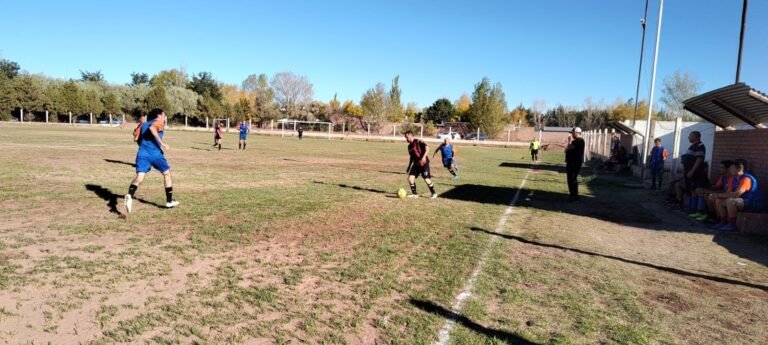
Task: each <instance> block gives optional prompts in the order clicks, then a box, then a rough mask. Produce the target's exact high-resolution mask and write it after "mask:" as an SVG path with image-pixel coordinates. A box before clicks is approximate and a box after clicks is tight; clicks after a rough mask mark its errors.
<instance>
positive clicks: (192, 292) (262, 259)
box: [0, 125, 766, 344]
mask: <svg viewBox="0 0 768 345" xmlns="http://www.w3.org/2000/svg"><path fill="white" fill-rule="evenodd" d="M0 127H2V128H1V129H2V130H0V144H4V145H5V146H8V147H13V150H5V151H2V152H0V160H2V162H3V164H2V165H0V178H2V179H3V181H4V183H3V184H2V185H0V207H2V209H3V212H2V213H0V221H2V224H5V225H3V226H2V227H0V301H1V300H10V301H13V302H14V304H11V305H3V306H1V307H0V329H3V328H4V327H5V326H4V325H8V324H10V322H14V324H25V325H29V327H27V328H26V329H25V330H23V331H19V332H17V333H8V334H6V333H0V340H3V341H5V342H12V343H17V342H26V341H29V340H35V341H36V342H42V341H52V342H57V341H56V340H57V339H58V338H57V337H58V336H62V335H64V334H69V336H71V333H72V332H73V331H72V330H70V329H69V328H70V327H71V324H72V323H71V322H69V321H70V320H73V319H75V318H82V317H84V318H86V319H88V318H90V320H86V321H85V322H90V323H91V324H93V325H97V326H98V327H95V328H90V330H86V329H82V328H81V329H77V328H76V326H75V330H74V332H76V333H77V335H76V337H75V338H76V339H77V340H80V341H91V342H92V343H96V344H102V343H104V344H107V343H114V342H139V343H141V342H152V343H161V344H176V343H192V342H197V343H241V342H254V341H256V342H258V341H266V342H271V343H276V344H288V343H296V342H307V343H320V344H344V343H348V344H354V343H359V342H367V343H371V342H379V343H388V344H425V343H430V342H432V341H434V340H435V339H436V334H437V331H438V329H439V328H440V327H441V326H442V324H443V323H444V322H445V321H446V319H445V318H444V317H443V316H441V315H439V314H436V313H432V312H430V311H428V310H422V309H420V308H418V307H415V306H414V304H413V303H412V301H413V300H419V301H428V302H430V303H433V304H435V305H438V306H441V307H443V308H449V307H450V306H451V305H452V304H453V302H454V299H455V296H456V294H457V293H458V292H459V291H460V289H461V288H462V287H463V286H464V285H465V283H466V281H467V279H468V277H469V276H470V273H471V272H472V270H474V269H475V268H476V266H477V264H478V262H479V260H480V258H481V257H482V256H483V254H484V253H485V252H486V251H488V252H487V253H488V259H487V261H486V265H485V266H484V267H483V268H482V270H481V273H480V277H479V279H478V282H477V285H476V287H475V290H474V291H473V293H474V295H473V297H472V298H471V299H470V300H469V301H468V302H467V304H466V305H465V308H464V310H462V315H464V316H466V317H467V319H468V320H470V321H471V322H473V323H475V324H476V325H478V327H474V328H472V327H467V326H469V325H459V326H458V327H457V328H456V329H455V331H454V333H453V335H452V341H453V343H456V344H501V343H503V340H501V339H494V337H493V336H492V335H490V334H502V333H503V334H509V335H514V336H515V337H518V338H519V339H527V340H529V341H532V342H536V343H552V344H574V343H598V342H603V343H616V344H624V343H633V344H654V343H659V342H664V341H665V339H669V338H677V339H684V338H682V337H683V336H682V335H680V334H678V333H675V332H676V331H675V329H674V328H673V326H674V325H687V323H686V322H687V321H686V320H689V319H686V318H670V317H668V316H665V315H664V314H662V313H661V312H660V309H659V307H658V306H655V305H652V304H649V303H648V302H647V300H646V298H645V296H646V295H647V292H648V291H646V290H647V289H649V286H650V287H652V288H659V287H660V286H661V283H658V282H656V283H649V282H648V281H647V279H648V276H651V277H655V275H653V274H650V273H647V272H645V271H642V270H641V269H638V268H636V267H632V266H627V265H626V264H620V263H616V262H613V261H609V260H605V259H602V258H596V257H586V258H585V257H583V256H579V254H574V253H567V252H566V253H564V252H561V251H557V250H554V249H546V248H544V249H538V250H534V248H531V247H530V246H528V245H524V244H521V243H517V242H515V241H513V240H508V239H504V238H499V239H496V240H494V241H491V237H489V236H492V235H489V234H487V233H484V232H480V231H472V229H485V230H487V231H493V230H494V229H495V227H496V224H497V222H498V219H499V216H500V215H501V214H502V212H504V210H505V208H506V203H507V202H508V201H509V200H510V199H511V198H512V197H513V195H514V192H515V190H516V188H517V187H518V186H519V185H520V182H521V179H522V178H523V176H525V175H526V169H525V168H524V167H525V166H526V165H525V164H526V162H527V158H528V156H527V153H526V152H525V151H523V150H519V149H502V148H479V147H472V146H459V147H458V150H457V151H458V159H459V163H460V165H461V170H460V175H461V179H460V180H458V181H454V180H451V179H450V178H449V177H450V175H449V174H448V173H447V171H445V170H444V169H442V168H441V167H440V166H439V162H435V163H436V164H433V173H434V174H435V175H436V176H435V179H434V180H435V182H436V185H437V189H438V192H439V193H441V194H443V195H444V196H445V198H439V199H437V200H429V199H427V198H421V199H409V200H400V199H397V198H396V197H395V192H396V191H397V189H398V188H407V183H406V176H405V175H404V174H403V173H402V172H404V170H405V167H406V164H407V157H406V155H405V144H404V143H378V142H353V141H346V140H343V141H342V140H333V141H328V140H319V139H306V140H304V141H298V140H295V139H293V138H291V139H280V138H276V137H260V136H252V137H251V138H250V142H249V145H248V150H247V151H244V152H242V151H237V150H232V149H231V148H233V147H235V145H236V142H235V139H236V137H235V136H234V135H227V136H226V137H225V144H224V145H225V147H226V148H230V149H227V150H223V151H221V152H216V151H207V150H208V147H209V144H208V143H209V142H210V141H211V140H210V139H211V138H210V133H199V132H180V131H169V132H168V133H167V137H166V138H167V142H168V143H169V144H170V145H171V150H170V151H169V152H168V159H169V162H170V164H171V166H172V173H173V178H174V193H175V195H176V197H177V199H178V200H180V201H181V206H180V207H178V208H176V209H172V210H165V209H161V208H158V207H155V206H153V205H152V203H155V204H163V203H164V195H163V188H162V179H161V177H160V175H159V174H157V173H156V172H153V173H151V174H149V175H148V177H147V179H146V181H145V182H144V184H143V185H142V186H141V187H140V188H139V191H138V193H137V197H138V198H140V199H141V200H142V201H139V202H135V203H134V205H135V206H134V207H135V209H136V212H135V213H133V214H131V215H129V216H128V217H126V218H125V219H123V218H121V217H119V216H118V214H117V213H115V212H112V211H115V210H111V205H110V201H113V202H114V203H115V205H116V211H117V212H123V210H122V197H121V196H122V195H123V194H125V193H126V190H127V186H128V183H129V182H130V181H131V179H132V178H133V176H134V172H133V168H132V167H131V166H129V165H127V164H123V163H120V162H124V163H128V164H130V163H132V162H133V157H134V156H135V149H136V148H135V145H134V144H132V143H131V141H130V139H129V138H130V131H129V130H128V129H126V130H118V129H105V128H84V127H41V126H30V127H22V126H8V125H0ZM433 149H434V148H433ZM18 150H23V152H24V155H23V156H22V155H18V154H15V153H14V152H18ZM26 157H34V159H28V158H26ZM543 157H544V159H545V161H546V162H547V163H550V164H559V162H560V161H562V154H561V153H545V154H544V155H543ZM107 160H110V161H111V162H110V161H107ZM509 162H512V163H519V164H520V167H506V166H502V163H509ZM562 180H564V178H563V177H562V175H559V174H557V173H534V174H530V175H529V180H528V181H527V185H526V193H524V195H523V198H526V197H527V195H528V194H527V193H528V192H530V191H534V194H533V195H532V196H531V198H533V199H534V200H549V201H551V202H553V203H554V204H555V205H559V204H558V203H559V202H560V200H559V198H560V197H562V196H563V193H564V190H565V188H564V184H563V181H562ZM5 182H7V183H5ZM582 182H583V183H584V184H585V185H586V184H588V185H589V186H588V187H586V188H585V190H584V191H585V194H587V195H588V196H589V197H595V198H602V199H601V200H603V201H602V202H604V204H601V205H603V209H602V210H600V212H601V213H595V214H594V215H593V217H596V218H601V219H602V218H605V219H609V220H610V219H612V218H611V217H614V216H615V215H616V214H617V213H619V211H620V209H617V208H612V207H614V206H613V204H615V203H629V202H633V201H634V200H636V199H637V198H638V195H635V194H629V193H621V194H617V195H609V193H606V192H607V191H609V190H612V189H615V188H617V186H618V185H619V183H620V182H615V181H612V180H603V179H595V178H593V177H586V178H584V179H583V181H582ZM418 188H419V191H420V192H421V193H426V186H425V185H424V183H423V181H419V182H418ZM484 193H487V194H484ZM537 198H539V199H537ZM542 198H543V199H542ZM526 202H527V201H523V203H526ZM534 206H536V205H533V206H530V205H521V206H520V207H518V208H516V210H515V211H514V213H513V216H512V217H510V221H509V223H508V224H507V227H506V228H505V231H506V232H507V233H514V234H517V235H519V236H523V237H525V238H528V239H531V240H540V241H544V242H548V243H560V244H563V245H571V246H576V245H582V244H584V243H585V242H583V241H582V242H579V241H577V240H578V239H571V237H570V234H573V232H572V231H573V230H572V229H568V228H567V226H565V225H567V224H568V223H569V222H571V221H573V220H574V219H575V218H574V217H575V216H574V215H572V214H569V213H568V211H567V207H564V208H562V209H559V208H558V207H559V206H558V207H554V208H550V209H548V208H544V207H534ZM597 211H598V210H594V212H597ZM620 218H621V217H619V218H616V219H617V220H620ZM579 219H581V218H579ZM630 220H633V221H638V222H643V221H645V222H649V223H652V224H656V223H658V222H659V220H658V219H656V218H655V216H654V215H653V214H651V213H648V212H646V211H642V210H641V209H640V210H638V211H637V212H634V213H633V214H632V216H631V217H630ZM561 224H562V226H561ZM594 226H595V227H596V229H597V228H599V229H603V228H605V229H609V228H611V224H609V223H606V224H595V225H594ZM587 249H593V250H607V249H606V248H603V247H600V246H599V245H596V246H595V248H587ZM716 255H720V257H721V258H722V260H728V259H729V258H730V257H729V256H727V255H730V254H727V253H718V254H716ZM748 269H749V270H750V271H749V272H751V273H750V274H752V275H751V276H750V277H752V278H755V277H757V278H760V277H764V276H765V271H764V270H762V269H760V268H754V267H751V266H750V267H749V268H748ZM628 272H629V273H628ZM662 278H663V277H662ZM659 279H661V278H659ZM661 281H663V279H661ZM688 282H689V281H688ZM679 283H680V284H682V285H681V286H682V287H681V288H679V289H677V290H674V291H672V293H667V294H666V295H665V296H667V295H668V296H674V293H677V294H678V296H683V297H681V300H682V299H685V300H686V301H687V300H688V299H687V298H685V296H686V291H685V288H686V287H687V286H688V285H685V284H687V283H685V280H683V281H680V282H679ZM39 288H43V289H44V291H49V292H47V293H45V294H42V295H36V294H35V293H34V291H36V289H39ZM708 296H709V295H708ZM708 298H709V300H716V299H715V298H714V297H712V296H709V297H708ZM749 298H750V297H748V296H747V297H743V299H745V300H749ZM755 298H756V297H755ZM686 303H688V302H686ZM689 304H692V303H689ZM754 305H755V306H754V308H752V309H749V312H754V313H758V312H760V311H762V310H764V309H763V308H766V307H765V304H764V303H763V304H760V303H756V304H754ZM692 308H693V309H694V310H697V309H696V308H695V307H692ZM702 308H703V307H702ZM702 308H700V310H701V313H702V314H705V313H708V312H712V310H711V309H702ZM667 323H668V324H670V325H672V326H667ZM483 329H484V330H486V332H481V331H478V330H483ZM492 331H495V332H496V333H492ZM500 332H501V333H500ZM750 332H752V333H749V334H739V333H738V332H731V333H728V334H729V336H731V338H732V339H743V340H749V339H758V338H759V337H760V336H761V335H762V334H764V333H761V331H759V330H751V331H750ZM712 333H713V334H714V333H715V332H714V331H713V332H712ZM708 334H709V333H708ZM733 337H736V338H733ZM714 338H715V336H714V335H711V334H709V335H708V337H707V338H705V339H714ZM68 339H69V338H68ZM72 339H74V338H72Z"/></svg>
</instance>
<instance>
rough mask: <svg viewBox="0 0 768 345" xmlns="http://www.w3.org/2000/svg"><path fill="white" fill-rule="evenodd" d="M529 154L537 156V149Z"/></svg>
mask: <svg viewBox="0 0 768 345" xmlns="http://www.w3.org/2000/svg"><path fill="white" fill-rule="evenodd" d="M531 154H532V155H537V154H539V149H535V150H531Z"/></svg>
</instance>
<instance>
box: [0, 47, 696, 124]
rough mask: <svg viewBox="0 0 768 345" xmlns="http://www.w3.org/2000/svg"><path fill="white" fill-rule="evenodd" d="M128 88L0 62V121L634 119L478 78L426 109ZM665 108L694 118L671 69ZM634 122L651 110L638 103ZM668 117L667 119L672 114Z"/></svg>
mask: <svg viewBox="0 0 768 345" xmlns="http://www.w3.org/2000/svg"><path fill="white" fill-rule="evenodd" d="M130 77H131V82H130V83H127V84H124V85H120V84H111V83H108V82H106V81H105V80H104V76H103V74H102V73H101V71H80V79H78V80H72V79H70V80H63V79H57V78H52V77H48V76H44V75H38V74H30V73H26V72H22V71H21V67H20V66H19V64H18V63H16V62H13V61H9V60H5V59H3V60H0V120H10V119H12V118H18V117H19V113H20V112H21V110H22V109H23V110H24V114H25V120H34V119H36V118H37V119H38V120H39V117H40V116H41V114H43V113H45V112H48V113H49V115H50V116H51V119H52V121H61V122H66V121H68V115H69V114H70V113H71V114H72V116H73V118H74V119H76V118H77V117H79V116H89V115H90V114H93V116H94V117H95V118H97V119H103V118H106V117H107V116H109V115H113V116H121V115H125V116H130V117H133V118H138V117H140V116H142V115H143V114H145V113H146V112H147V111H148V110H149V109H153V108H162V109H165V110H166V113H167V114H168V115H169V118H170V121H172V122H183V121H184V118H185V117H186V118H187V119H188V120H189V122H190V124H191V125H200V124H202V123H205V121H206V118H210V119H213V118H230V119H232V120H235V121H239V120H253V121H254V122H255V123H256V124H257V125H259V124H266V123H269V122H270V121H271V120H276V119H279V118H289V119H298V120H303V121H330V122H332V123H334V125H335V126H337V127H339V126H342V124H343V126H345V127H346V128H347V129H349V130H364V131H365V130H368V129H370V130H373V131H377V130H379V128H381V127H382V126H384V125H385V124H387V123H405V126H404V128H408V125H409V124H410V123H420V124H422V125H426V126H427V127H428V128H431V129H432V128H434V127H435V126H436V125H439V124H443V123H447V122H465V123H468V124H469V128H471V129H472V130H476V129H480V130H481V131H482V132H483V133H485V134H487V135H488V136H489V137H493V136H496V135H497V134H499V133H501V132H503V131H504V128H505V127H507V126H509V125H513V126H531V127H543V126H561V127H572V126H581V127H583V128H585V129H595V128H601V127H602V126H603V125H604V124H605V123H606V122H608V121H617V120H618V121H621V120H627V119H631V118H633V116H634V113H635V109H634V108H635V104H634V102H633V100H631V99H630V100H627V101H623V100H621V99H618V100H616V101H615V102H613V103H611V104H606V103H605V102H602V101H601V102H593V101H592V100H591V99H587V100H585V102H584V104H582V105H581V106H579V107H569V106H563V105H556V106H553V107H548V106H547V104H546V102H544V101H535V102H534V104H533V105H532V106H530V107H526V106H523V105H522V104H520V105H518V106H517V107H515V108H513V109H511V110H510V109H509V108H508V106H507V103H506V96H505V94H504V91H503V89H502V86H501V84H500V83H492V82H491V80H490V79H488V78H483V79H481V80H480V81H479V82H478V83H477V84H475V86H474V89H473V92H472V94H471V95H468V94H466V93H465V94H463V95H461V97H459V98H458V99H456V100H454V101H451V100H449V99H446V98H441V99H438V100H436V101H435V102H434V103H433V104H431V105H430V106H428V107H426V108H423V109H422V108H419V107H418V105H417V104H416V103H414V102H410V103H408V104H406V105H405V106H404V105H403V102H402V100H401V95H402V90H401V88H400V85H399V81H400V78H399V76H395V77H394V78H393V79H392V81H391V83H390V84H389V86H387V85H385V84H383V83H377V84H376V85H375V86H374V87H372V88H370V89H368V90H366V91H365V92H364V93H363V94H362V96H361V98H360V100H359V102H355V101H354V100H346V101H344V102H341V101H340V100H338V99H337V97H336V96H334V98H333V99H331V100H330V101H328V102H323V101H319V100H316V99H315V98H314V87H313V84H312V83H311V82H310V81H309V79H308V78H307V77H305V76H301V75H296V74H294V73H292V72H280V73H276V74H274V75H272V76H271V77H270V76H267V75H265V74H251V75H249V76H247V77H246V78H245V80H243V82H242V83H241V84H240V85H232V84H226V83H221V82H218V81H217V80H216V79H215V78H214V76H213V74H212V73H210V72H198V73H196V74H191V75H190V74H189V73H188V72H187V71H186V69H184V68H177V69H168V70H163V71H160V72H158V73H157V74H154V75H152V76H150V75H148V74H147V73H141V72H134V73H131V75H130ZM664 84H665V87H664V89H663V92H662V93H663V95H664V96H663V97H662V102H663V103H664V104H665V105H666V107H665V109H666V111H657V112H655V113H654V117H655V118H658V119H665V118H671V117H676V116H690V114H687V113H685V111H684V110H682V107H681V106H680V103H681V102H682V100H683V99H685V98H687V97H689V96H691V95H695V94H696V92H697V91H698V86H699V83H698V81H697V80H696V79H695V77H693V76H691V75H689V74H688V73H684V74H683V73H680V72H675V75H674V76H672V77H668V78H666V79H665V80H664ZM637 106H638V111H637V113H638V114H640V118H641V119H642V118H644V114H646V112H647V105H646V103H645V102H644V101H641V102H638V104H637ZM670 110H671V112H670Z"/></svg>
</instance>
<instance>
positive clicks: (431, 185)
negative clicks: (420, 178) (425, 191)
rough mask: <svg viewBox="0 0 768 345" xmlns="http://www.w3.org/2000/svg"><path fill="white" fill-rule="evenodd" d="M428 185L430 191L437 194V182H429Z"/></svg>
mask: <svg viewBox="0 0 768 345" xmlns="http://www.w3.org/2000/svg"><path fill="white" fill-rule="evenodd" d="M427 187H429V191H430V192H431V193H432V194H435V183H434V182H433V183H430V184H428V185H427Z"/></svg>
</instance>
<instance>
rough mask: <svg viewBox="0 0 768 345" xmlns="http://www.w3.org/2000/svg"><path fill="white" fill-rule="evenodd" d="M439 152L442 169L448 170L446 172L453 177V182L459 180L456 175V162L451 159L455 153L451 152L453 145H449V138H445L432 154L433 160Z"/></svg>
mask: <svg viewBox="0 0 768 345" xmlns="http://www.w3.org/2000/svg"><path fill="white" fill-rule="evenodd" d="M438 152H440V155H441V156H442V158H443V167H445V168H446V169H448V172H450V173H451V175H453V179H454V180H458V179H459V175H458V174H456V170H457V169H456V161H455V160H454V159H453V157H454V156H455V155H456V151H454V150H453V144H451V138H445V141H443V143H442V144H440V146H438V147H437V149H435V153H433V154H432V158H435V155H437V153H438Z"/></svg>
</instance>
